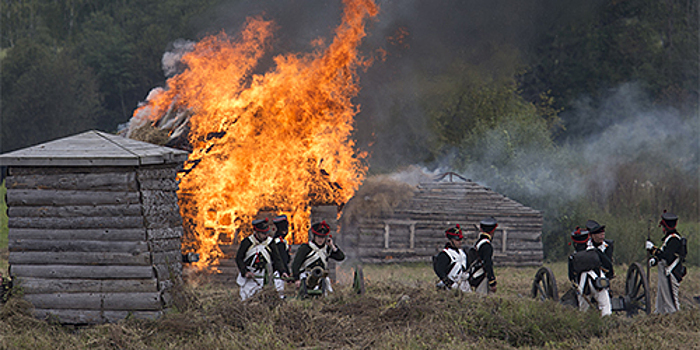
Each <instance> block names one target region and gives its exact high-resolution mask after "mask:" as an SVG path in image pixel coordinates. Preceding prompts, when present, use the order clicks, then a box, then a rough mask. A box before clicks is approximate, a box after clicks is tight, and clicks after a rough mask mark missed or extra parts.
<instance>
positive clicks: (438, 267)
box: [433, 225, 471, 292]
mask: <svg viewBox="0 0 700 350" xmlns="http://www.w3.org/2000/svg"><path fill="white" fill-rule="evenodd" d="M445 237H446V238H447V243H445V248H444V249H443V250H442V251H441V252H440V253H438V254H437V255H436V256H435V258H434V259H433V270H434V271H435V274H436V275H437V276H438V278H439V279H440V281H438V283H437V287H438V288H440V289H452V288H459V290H461V291H463V292H470V291H471V287H470V286H469V281H468V280H467V279H466V278H465V273H466V272H467V255H466V254H465V253H464V250H462V239H464V235H462V229H461V228H460V227H459V225H457V226H455V227H450V228H448V229H447V230H446V231H445Z"/></svg>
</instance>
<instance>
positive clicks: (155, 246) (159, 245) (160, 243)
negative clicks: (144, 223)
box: [148, 238, 182, 252]
mask: <svg viewBox="0 0 700 350" xmlns="http://www.w3.org/2000/svg"><path fill="white" fill-rule="evenodd" d="M148 244H149V246H150V250H151V252H166V251H172V250H180V249H181V248H182V242H181V240H180V239H178V238H173V239H158V240H152V241H149V242H148Z"/></svg>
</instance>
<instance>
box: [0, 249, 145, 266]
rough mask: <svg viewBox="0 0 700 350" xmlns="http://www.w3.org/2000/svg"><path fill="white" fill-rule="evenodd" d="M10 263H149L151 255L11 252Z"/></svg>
mask: <svg viewBox="0 0 700 350" xmlns="http://www.w3.org/2000/svg"><path fill="white" fill-rule="evenodd" d="M9 263H10V265H14V264H24V265H27V264H31V265H53V264H63V265H142V266H149V265H151V256H150V254H149V253H148V252H147V251H146V252H139V253H137V254H132V253H113V252H45V251H42V252H12V254H10V257H9Z"/></svg>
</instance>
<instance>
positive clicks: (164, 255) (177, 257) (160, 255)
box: [151, 249, 182, 264]
mask: <svg viewBox="0 0 700 350" xmlns="http://www.w3.org/2000/svg"><path fill="white" fill-rule="evenodd" d="M151 256H152V257H153V264H171V263H182V252H181V251H180V249H177V250H171V251H163V252H153V253H152V254H151Z"/></svg>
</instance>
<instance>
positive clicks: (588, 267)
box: [569, 221, 612, 316]
mask: <svg viewBox="0 0 700 350" xmlns="http://www.w3.org/2000/svg"><path fill="white" fill-rule="evenodd" d="M590 222H591V221H589V222H588V223H586V226H587V227H591V228H593V229H595V230H596V231H598V234H599V235H600V231H604V229H605V226H602V227H600V225H597V226H596V225H589V223H590ZM596 224H597V223H596ZM590 236H591V235H590V232H588V231H581V230H580V229H579V228H578V227H577V228H576V230H575V231H574V232H572V233H571V240H572V241H573V242H574V250H575V251H574V253H573V254H571V255H570V256H569V280H571V282H573V284H574V287H575V289H576V297H577V304H578V308H579V310H581V311H586V310H588V308H589V307H590V306H591V305H590V303H589V301H590V299H589V298H590V297H592V298H594V299H595V302H596V303H597V304H598V310H600V313H601V315H602V316H607V315H610V314H612V304H611V302H610V283H609V280H608V279H607V277H605V271H612V261H610V259H609V258H608V256H607V255H606V254H605V252H603V251H602V250H601V249H599V248H598V247H596V246H595V245H594V244H593V243H591V241H592V238H591V237H590ZM599 238H600V237H599Z"/></svg>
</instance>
